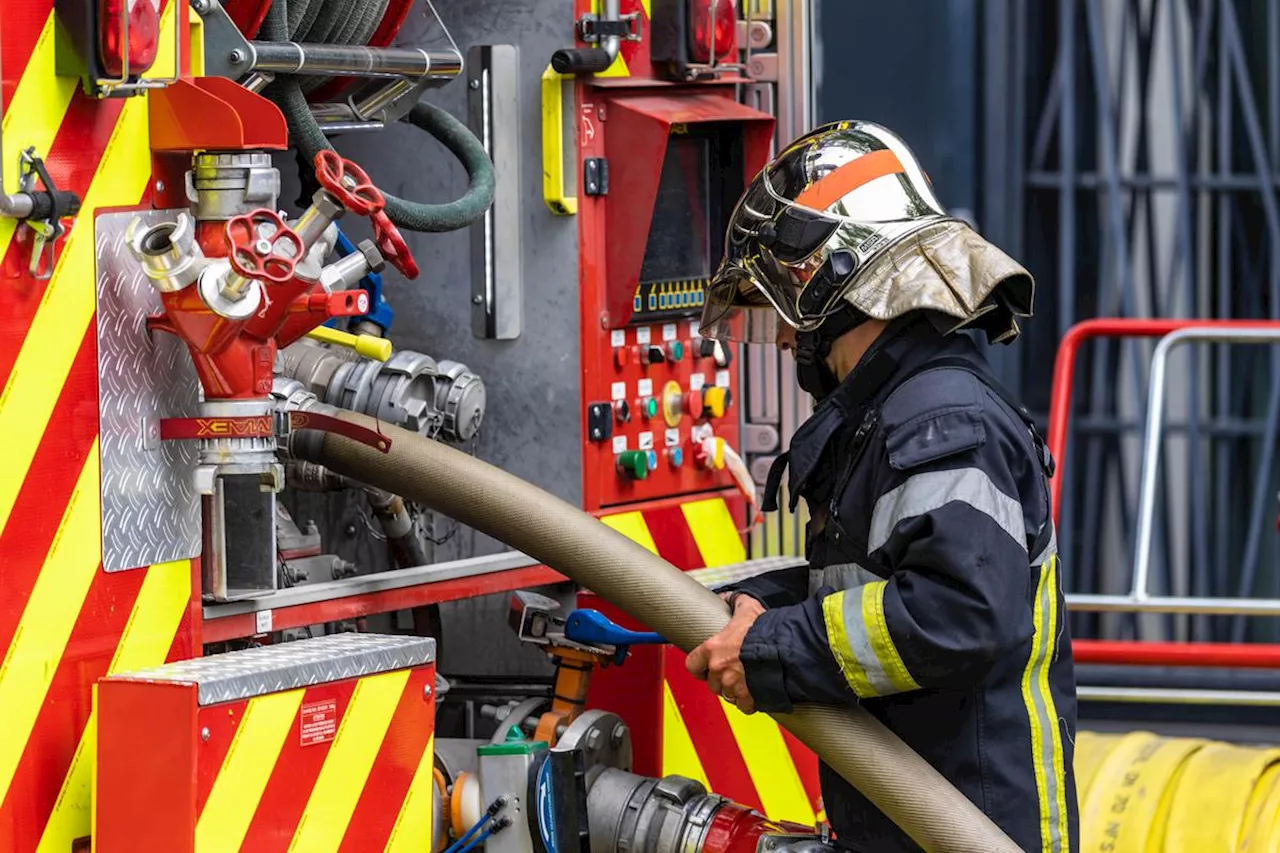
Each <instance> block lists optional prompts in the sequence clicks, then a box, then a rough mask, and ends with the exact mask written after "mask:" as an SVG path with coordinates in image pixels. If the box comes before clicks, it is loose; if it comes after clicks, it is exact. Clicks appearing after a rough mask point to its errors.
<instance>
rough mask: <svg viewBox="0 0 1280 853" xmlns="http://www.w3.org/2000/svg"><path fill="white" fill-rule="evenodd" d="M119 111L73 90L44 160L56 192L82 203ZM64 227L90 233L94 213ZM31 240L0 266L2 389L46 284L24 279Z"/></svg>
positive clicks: (12, 248)
mask: <svg viewBox="0 0 1280 853" xmlns="http://www.w3.org/2000/svg"><path fill="white" fill-rule="evenodd" d="M6 14H7V12H6ZM6 24H7V18H6ZM121 109H123V104H122V103H121V102H120V100H119V99H113V100H108V101H95V100H93V99H92V98H89V97H87V96H86V95H84V93H83V92H81V91H80V90H79V89H77V90H76V93H75V95H74V96H73V97H72V99H71V104H70V106H69V107H68V109H67V114H66V116H65V117H64V118H63V120H62V125H61V126H60V127H59V128H58V135H57V136H56V137H54V141H53V148H52V150H51V151H49V152H46V156H45V163H46V165H47V166H48V168H49V174H50V176H51V177H52V178H53V182H54V183H55V184H56V185H57V186H58V188H59V189H63V190H70V191H72V192H75V193H76V194H77V195H79V196H80V197H81V198H83V197H84V195H85V193H87V192H88V191H89V184H90V183H91V182H92V181H93V176H94V174H95V173H96V171H97V168H98V164H99V163H100V162H101V160H102V153H103V151H104V150H105V149H106V147H107V140H109V139H110V138H111V131H112V130H113V129H114V128H115V126H116V121H117V120H118V119H119V118H120V111H121ZM68 222H69V224H68V234H69V233H70V231H71V230H72V229H75V228H87V229H89V230H90V232H92V229H93V213H92V212H91V211H82V212H81V213H80V215H79V216H77V217H76V219H75V220H74V221H68ZM30 236H31V235H30V232H29V231H27V229H19V230H18V231H17V232H16V233H15V234H14V238H13V240H12V241H11V242H10V243H9V249H8V251H7V252H6V253H5V255H4V259H3V261H0V270H2V271H3V280H4V287H0V388H3V387H4V385H5V383H7V382H8V381H9V374H10V373H11V372H12V371H13V364H14V362H15V361H17V359H18V353H19V352H20V351H21V350H22V344H23V342H24V341H25V340H26V336H27V330H28V329H29V328H30V327H31V323H32V321H33V320H34V319H35V316H36V311H37V310H39V308H40V300H41V299H43V298H44V294H45V290H46V289H47V288H48V285H49V282H48V280H45V281H36V280H34V279H32V278H31V277H30V276H29V275H28V274H27V266H28V264H29V263H30V261H31V243H30ZM90 239H92V233H91V234H90ZM65 242H66V238H63V240H61V241H59V244H58V245H59V251H61V247H62V246H63V245H65ZM75 286H80V287H91V286H92V284H91V283H89V282H85V283H77V284H76V285H75ZM91 328H92V327H91ZM95 394H96V391H95Z"/></svg>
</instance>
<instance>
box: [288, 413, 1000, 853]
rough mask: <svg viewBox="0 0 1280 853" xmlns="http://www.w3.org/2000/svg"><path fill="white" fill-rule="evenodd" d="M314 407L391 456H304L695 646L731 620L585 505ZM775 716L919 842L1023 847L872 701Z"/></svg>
mask: <svg viewBox="0 0 1280 853" xmlns="http://www.w3.org/2000/svg"><path fill="white" fill-rule="evenodd" d="M308 408H310V409H311V410H312V411H317V412H323V413H324V414H329V415H333V416H335V417H341V418H343V419H345V420H349V421H352V422H355V423H358V424H361V425H363V426H366V427H372V428H377V429H379V430H380V431H381V432H382V433H383V434H384V435H386V436H387V437H389V438H390V439H391V442H392V443H391V449H390V451H389V452H388V453H385V454H384V453H381V452H379V451H377V450H375V449H373V448H371V447H368V446H366V445H363V444H360V443H358V442H356V441H353V440H351V439H348V438H344V437H342V436H339V435H336V434H334V433H324V434H323V438H321V434H319V433H316V432H301V433H297V434H295V435H294V436H293V439H292V440H291V442H290V448H291V451H292V452H293V453H294V455H295V456H298V457H300V458H303V459H307V460H309V461H312V462H317V463H319V464H321V465H324V466H326V467H328V468H329V469H330V470H332V471H335V472H337V473H339V474H344V475H346V476H348V477H351V478H353V479H356V480H360V481H362V482H365V483H367V484H369V485H371V486H376V487H378V488H380V489H386V490H387V491H389V492H392V493H393V494H397V495H402V496H404V497H405V498H406V499H408V500H413V501H416V502H418V503H421V504H424V505H426V506H429V507H431V508H433V509H435V510H438V511H439V512H442V513H445V514H447V515H449V516H450V517H452V518H454V519H457V520H458V521H459V522H461V523H463V524H466V525H468V526H470V527H472V528H474V529H476V530H479V531H481V532H483V533H486V534H488V535H489V536H492V537H494V538H495V539H499V540H501V541H503V542H505V543H507V544H508V545H510V546H511V547H513V548H516V549H518V550H520V551H522V552H524V553H525V554H528V555H529V556H530V557H532V558H534V559H535V560H538V561H540V562H542V563H544V564H546V565H547V566H550V567H552V568H554V569H556V570H557V571H559V572H562V573H563V574H565V575H566V576H568V577H570V578H572V579H573V580H574V581H575V582H577V583H578V584H581V585H582V586H584V587H586V588H588V589H590V590H591V591H592V592H594V593H596V594H597V595H600V596H601V597H603V598H604V599H605V600H607V601H609V602H610V603H611V604H613V605H615V606H617V607H619V608H621V609H622V610H623V611H625V612H626V613H627V614H629V615H630V616H631V617H632V618H634V619H636V620H638V621H640V622H642V623H644V624H645V625H647V626H649V627H650V628H651V629H653V630H654V631H657V632H658V633H659V634H661V635H662V636H663V637H665V638H666V639H667V640H668V641H669V642H671V643H673V644H674V645H676V646H678V647H679V648H680V649H682V650H683V651H686V652H688V651H691V650H693V649H694V648H696V647H697V646H698V645H700V644H701V643H703V642H704V641H705V640H707V639H708V638H710V637H711V636H713V635H714V634H716V633H717V632H719V631H720V629H722V628H723V627H724V626H725V625H726V624H728V621H729V613H728V609H727V608H726V607H725V605H724V603H723V602H722V601H721V600H720V598H719V597H718V596H716V595H715V594H714V593H712V592H711V591H710V590H708V589H706V588H705V587H703V586H702V585H701V584H699V583H698V582H697V581H695V580H694V579H693V578H691V577H689V576H688V575H686V574H684V573H683V572H681V571H680V570H679V569H677V568H675V567H674V566H672V565H671V564H670V563H668V562H666V561H665V560H663V559H661V558H660V557H658V556H657V555H655V554H653V553H651V552H649V551H648V550H646V549H645V548H643V547H641V546H640V545H637V544H636V543H634V542H632V541H631V540H630V539H627V538H626V537H625V536H623V535H622V534H620V533H617V532H616V531H614V530H613V529H611V528H609V527H607V526H606V525H604V524H602V523H601V522H599V521H597V520H596V519H594V518H592V517H591V516H590V515H587V514H586V513H584V512H583V511H582V510H580V509H578V508H577V507H575V506H572V505H570V504H568V503H566V502H564V501H562V500H560V499H559V498H556V497H554V496H553V495H551V494H548V493H547V492H545V491H543V490H542V489H539V488H538V487H536V486H534V485H532V484H530V483H527V482H525V481H524V480H521V479H519V478H518V477H515V476H513V475H511V474H508V473H506V472H504V471H502V470H499V469H498V468H495V467H493V466H492V465H489V464H488V463H485V462H482V461H480V460H479V459H476V458H474V457H472V456H469V455H467V454H465V453H462V452H460V451H457V450H454V449H453V448H451V447H448V446H447V445H444V444H441V443H439V442H436V441H432V440H430V439H427V438H423V437H421V436H419V435H417V434H416V433H412V432H409V431H407V430H403V429H399V428H397V427H394V426H389V425H387V424H377V425H376V427H375V422H374V421H373V419H371V418H368V417H366V416H364V415H358V414H355V413H352V412H348V411H345V410H340V409H335V408H332V407H329V406H323V405H312V406H308ZM774 718H775V719H776V720H777V721H778V722H779V723H780V724H781V725H783V726H785V727H786V728H787V729H788V730H790V731H791V732H792V733H793V734H794V735H795V736H796V737H797V738H799V739H800V740H801V741H803V742H804V743H805V744H806V745H807V746H808V747H809V748H810V749H812V750H813V751H814V752H815V753H817V754H818V755H819V756H820V757H821V758H822V759H823V760H824V761H825V762H826V763H827V764H828V765H829V766H830V767H831V768H832V769H833V770H835V771H836V772H837V773H839V774H840V775H841V776H842V777H844V778H845V779H846V780H848V782H849V784H851V785H853V786H854V787H855V788H857V789H858V790H859V791H861V792H862V793H863V795H864V796H866V797H867V799H869V800H870V801H871V802H872V803H874V804H875V805H876V807H877V808H879V809H880V810H881V811H882V812H884V814H885V815H887V816H888V817H889V818H890V819H891V820H893V821H894V822H895V823H896V824H898V826H900V827H902V829H903V831H905V832H906V833H907V834H908V835H909V836H911V838H912V839H914V840H915V842H916V843H917V844H919V845H920V846H921V847H923V848H924V849H925V850H927V851H931V853H933V851H936V852H937V853H1006V851H1007V853H1018V847H1017V845H1015V844H1014V843H1013V842H1012V841H1011V840H1010V839H1009V838H1008V836H1006V835H1005V834H1004V833H1003V832H1002V831H1001V830H1000V828H999V827H997V826H996V825H995V824H994V823H993V822H992V821H991V820H990V819H989V818H988V817H987V816H986V815H984V814H983V813H982V812H981V811H980V810H979V809H978V808H977V807H976V806H975V805H974V804H973V803H972V802H970V801H969V800H968V799H967V798H966V797H965V796H964V795H963V794H961V793H960V792H959V791H958V790H956V788H955V787H954V786H952V785H951V784H950V783H949V782H948V781H947V780H946V779H945V778H943V777H942V775H941V774H940V773H938V772H937V771H936V770H935V769H934V768H933V767H932V766H931V765H930V764H929V763H928V762H926V761H925V760H924V759H923V758H921V757H920V755H918V754H917V753H916V752H915V751H914V750H912V749H911V748H910V747H908V746H907V745H906V744H905V743H903V742H902V741H901V740H900V739H899V738H898V737H897V736H896V735H895V734H893V733H892V732H891V731H889V729H887V728H886V727H885V726H884V725H883V724H881V723H880V722H879V721H878V720H876V719H875V718H874V717H872V716H871V715H870V714H869V713H867V712H866V711H864V710H862V709H861V708H859V707H857V706H854V705H851V706H849V707H834V706H827V705H802V706H798V707H797V708H796V709H795V711H794V712H793V713H790V714H776V715H774Z"/></svg>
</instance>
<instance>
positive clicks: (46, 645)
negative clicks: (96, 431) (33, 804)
mask: <svg viewBox="0 0 1280 853" xmlns="http://www.w3.org/2000/svg"><path fill="white" fill-rule="evenodd" d="M6 464H7V463H6ZM100 470H101V466H100V462H99V457H98V441H97V439H94V442H93V446H92V447H91V448H90V449H89V457H88V458H87V459H86V460H85V462H84V467H83V468H81V469H80V476H79V478H78V479H77V480H76V486H75V490H74V491H73V492H72V493H71V499H70V500H69V501H68V502H67V507H66V509H65V510H64V511H63V514H62V520H61V521H60V522H59V523H58V530H57V532H56V533H55V534H54V537H53V542H52V544H51V545H50V546H49V553H48V554H47V555H46V557H45V561H44V566H43V567H41V570H40V575H39V576H38V577H37V578H36V583H35V586H34V587H33V588H32V590H31V597H30V598H29V599H27V604H26V607H25V608H23V611H22V617H21V618H20V619H19V621H18V628H17V630H16V631H15V632H14V635H13V641H12V642H11V643H10V644H9V648H8V649H7V650H6V651H5V655H4V661H3V662H0V709H3V710H2V711H0V718H3V720H4V724H3V725H0V803H2V802H4V799H5V796H6V795H7V794H8V793H9V787H10V785H12V784H13V774H14V773H15V772H16V771H17V769H18V762H19V761H20V760H21V759H22V753H23V751H24V750H25V749H26V746H27V740H28V739H29V738H30V737H31V731H32V729H33V728H34V727H35V724H36V719H37V718H38V717H39V716H40V708H41V706H42V705H44V700H45V696H46V695H47V694H48V692H49V685H50V684H52V683H53V676H54V674H55V673H56V672H57V671H58V667H59V666H60V664H61V663H62V655H63V652H64V651H65V650H66V645H67V641H68V640H69V639H70V638H71V631H72V629H73V628H74V627H75V624H76V619H78V618H79V616H80V609H81V608H82V607H83V606H84V600H85V597H86V596H87V595H88V594H89V587H90V586H91V585H92V584H93V578H94V575H95V574H97V571H98V565H99V563H100V562H101V560H102V547H101V545H102V536H101V530H100V526H101V519H102V502H101V498H100V492H99V489H100V482H99V472H100ZM0 571H3V569H0Z"/></svg>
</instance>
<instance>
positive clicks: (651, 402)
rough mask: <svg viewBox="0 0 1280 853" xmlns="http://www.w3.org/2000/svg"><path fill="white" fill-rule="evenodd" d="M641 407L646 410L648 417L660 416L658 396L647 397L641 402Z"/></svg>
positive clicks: (645, 414)
mask: <svg viewBox="0 0 1280 853" xmlns="http://www.w3.org/2000/svg"><path fill="white" fill-rule="evenodd" d="M640 409H641V411H643V412H644V416H645V417H646V418H654V417H657V416H658V398H657V397H645V398H644V400H643V401H642V402H641V403H640Z"/></svg>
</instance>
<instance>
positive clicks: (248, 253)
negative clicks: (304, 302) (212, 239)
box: [226, 208, 303, 284]
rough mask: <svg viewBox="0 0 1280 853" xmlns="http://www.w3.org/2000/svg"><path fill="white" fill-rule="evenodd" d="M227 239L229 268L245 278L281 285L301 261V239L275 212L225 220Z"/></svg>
mask: <svg viewBox="0 0 1280 853" xmlns="http://www.w3.org/2000/svg"><path fill="white" fill-rule="evenodd" d="M263 226H270V227H269V228H264V227H263ZM226 238H227V246H228V247H229V249H230V251H229V253H228V258H229V259H230V261H231V268H232V269H233V270H235V271H236V272H237V273H239V274H240V275H242V276H244V277H245V278H255V279H259V280H261V281H269V282H271V283H272V284H284V283H285V282H287V281H289V280H290V279H291V278H293V272H294V268H295V267H296V266H297V264H298V261H299V260H301V258H302V248H303V247H302V238H301V237H299V236H298V235H297V234H296V233H294V231H293V230H292V229H290V228H289V226H288V225H287V224H285V221H284V219H283V218H282V217H281V216H280V214H278V213H276V212H275V211H274V210H267V209H266V208H259V209H258V210H255V211H252V212H250V213H246V214H243V215H241V216H236V217H234V218H232V219H229V220H227V224H226Z"/></svg>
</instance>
